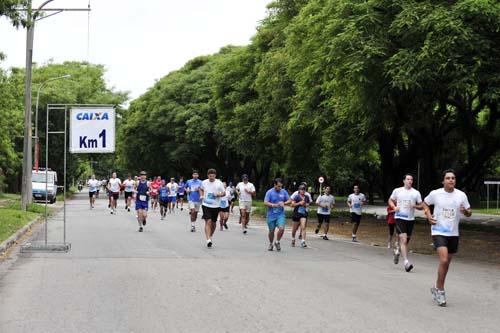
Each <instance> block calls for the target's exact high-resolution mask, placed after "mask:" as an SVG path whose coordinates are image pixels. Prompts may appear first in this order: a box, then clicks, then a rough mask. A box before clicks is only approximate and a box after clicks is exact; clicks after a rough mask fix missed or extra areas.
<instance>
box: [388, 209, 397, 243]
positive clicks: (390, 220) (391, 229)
mask: <svg viewBox="0 0 500 333" xmlns="http://www.w3.org/2000/svg"><path fill="white" fill-rule="evenodd" d="M394 213H395V210H394V209H392V208H391V206H388V207H387V227H388V228H389V235H388V236H387V248H388V249H390V248H391V245H392V236H394V229H395V227H396V219H395V218H394ZM398 247H399V241H396V244H395V246H394V248H395V249H396V248H398Z"/></svg>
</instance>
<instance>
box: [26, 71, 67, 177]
mask: <svg viewBox="0 0 500 333" xmlns="http://www.w3.org/2000/svg"><path fill="white" fill-rule="evenodd" d="M70 77H71V75H70V74H66V75H63V76H58V77H54V78H51V79H48V80H47V81H45V82H42V83H41V84H40V86H38V90H37V92H36V106H35V170H36V171H38V165H39V161H40V138H39V137H38V103H39V101H40V91H41V90H42V88H43V87H44V86H45V85H47V83H49V82H52V81H55V80H60V79H67V78H70Z"/></svg>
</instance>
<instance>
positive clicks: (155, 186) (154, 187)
mask: <svg viewBox="0 0 500 333" xmlns="http://www.w3.org/2000/svg"><path fill="white" fill-rule="evenodd" d="M160 186H161V177H160V176H158V177H156V178H155V179H153V181H152V182H150V183H149V193H150V195H151V208H152V209H153V211H155V210H156V207H158V191H159V189H160Z"/></svg>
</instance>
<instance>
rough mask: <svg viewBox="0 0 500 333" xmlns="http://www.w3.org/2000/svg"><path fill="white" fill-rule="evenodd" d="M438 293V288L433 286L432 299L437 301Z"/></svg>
mask: <svg viewBox="0 0 500 333" xmlns="http://www.w3.org/2000/svg"><path fill="white" fill-rule="evenodd" d="M436 293H437V288H436V287H431V295H432V300H433V301H434V302H437V300H436Z"/></svg>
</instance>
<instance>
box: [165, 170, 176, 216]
mask: <svg viewBox="0 0 500 333" xmlns="http://www.w3.org/2000/svg"><path fill="white" fill-rule="evenodd" d="M167 187H168V212H169V213H172V212H173V211H174V209H175V202H176V201H177V190H178V189H179V185H177V183H176V182H175V178H173V177H172V178H170V183H168V184H167Z"/></svg>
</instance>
